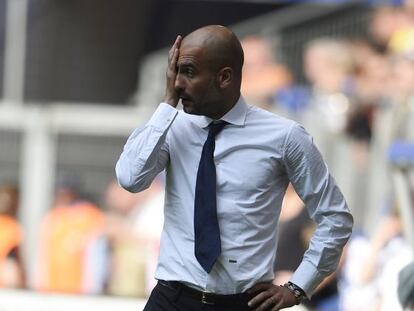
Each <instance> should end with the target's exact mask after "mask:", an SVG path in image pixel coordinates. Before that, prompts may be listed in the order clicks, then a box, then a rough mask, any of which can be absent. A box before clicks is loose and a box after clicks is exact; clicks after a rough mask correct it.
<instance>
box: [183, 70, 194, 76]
mask: <svg viewBox="0 0 414 311" xmlns="http://www.w3.org/2000/svg"><path fill="white" fill-rule="evenodd" d="M184 74H185V75H186V76H187V77H189V78H193V77H194V75H195V71H194V69H192V68H186V69H184Z"/></svg>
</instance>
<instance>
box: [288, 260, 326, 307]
mask: <svg viewBox="0 0 414 311" xmlns="http://www.w3.org/2000/svg"><path fill="white" fill-rule="evenodd" d="M322 280H323V276H322V275H321V274H320V273H319V272H318V270H317V269H316V268H315V266H314V265H312V264H311V263H310V262H308V261H302V262H301V264H300V265H299V267H298V268H297V269H296V271H295V272H294V273H293V276H292V278H291V279H290V281H291V282H292V283H294V284H296V285H297V286H299V287H300V288H301V289H303V291H304V292H305V294H306V296H307V297H308V299H310V298H311V297H312V294H313V292H314V291H315V289H316V287H317V286H318V285H319V284H320V283H321V282H322Z"/></svg>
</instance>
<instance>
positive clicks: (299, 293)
mask: <svg viewBox="0 0 414 311" xmlns="http://www.w3.org/2000/svg"><path fill="white" fill-rule="evenodd" d="M283 287H286V288H287V289H288V290H290V291H291V292H292V294H293V295H294V296H295V298H296V304H297V305H298V304H300V303H301V302H302V300H303V299H305V298H306V294H305V292H304V291H303V289H302V288H300V287H299V286H297V285H296V284H295V283H292V282H287V283H285V284H283Z"/></svg>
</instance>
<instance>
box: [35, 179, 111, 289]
mask: <svg viewBox="0 0 414 311" xmlns="http://www.w3.org/2000/svg"><path fill="white" fill-rule="evenodd" d="M104 221H105V220H104V214H103V212H102V211H101V210H100V209H99V208H98V207H97V206H96V205H94V204H92V203H91V202H88V201H86V200H82V199H81V198H80V196H79V192H78V190H77V187H74V186H73V185H70V184H62V185H60V186H59V187H58V189H57V191H56V199H55V206H54V207H53V208H52V209H51V211H50V212H49V213H48V214H47V215H46V217H45V219H44V221H43V223H42V227H41V234H40V241H41V246H40V258H39V269H38V273H39V275H38V276H37V285H36V287H37V289H38V290H41V291H48V292H67V293H78V294H92V293H101V292H102V290H103V286H104V279H105V275H104V274H105V272H104V271H106V270H107V269H106V253H107V252H106V241H105V239H104V238H103V235H102V230H103V226H104Z"/></svg>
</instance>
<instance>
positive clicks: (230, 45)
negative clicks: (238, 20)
mask: <svg viewBox="0 0 414 311" xmlns="http://www.w3.org/2000/svg"><path fill="white" fill-rule="evenodd" d="M181 47H200V48H202V49H203V50H204V51H205V53H206V57H207V59H208V61H209V63H210V66H211V68H212V69H213V70H217V69H220V68H222V67H226V66H228V67H231V68H232V69H233V72H234V78H235V79H236V80H238V81H239V83H240V82H241V71H242V67H243V62H244V54H243V49H242V46H241V44H240V41H239V39H238V38H237V37H236V35H235V34H234V33H233V32H232V31H231V30H230V29H228V28H226V27H224V26H220V25H209V26H205V27H202V28H199V29H197V30H195V31H193V32H191V33H190V34H188V35H187V36H186V37H184V39H183V41H182V43H181Z"/></svg>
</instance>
